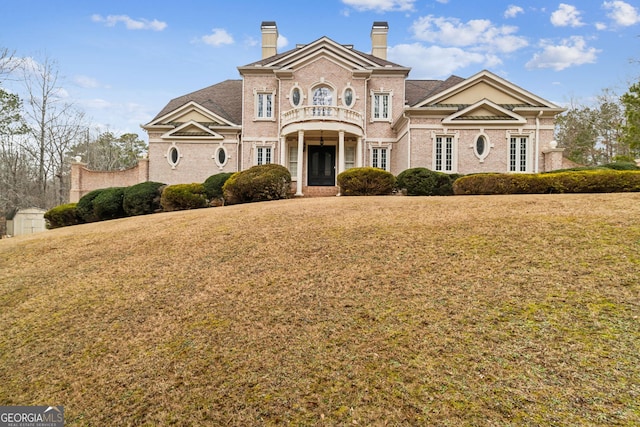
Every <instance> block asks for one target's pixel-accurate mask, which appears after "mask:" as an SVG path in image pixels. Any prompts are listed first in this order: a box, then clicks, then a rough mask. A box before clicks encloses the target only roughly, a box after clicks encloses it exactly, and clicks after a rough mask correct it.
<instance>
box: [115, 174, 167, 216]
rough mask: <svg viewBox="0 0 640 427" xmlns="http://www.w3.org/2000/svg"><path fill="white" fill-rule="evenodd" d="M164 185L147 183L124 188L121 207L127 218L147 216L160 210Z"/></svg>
mask: <svg viewBox="0 0 640 427" xmlns="http://www.w3.org/2000/svg"><path fill="white" fill-rule="evenodd" d="M165 185H166V184H163V183H161V182H154V181H147V182H141V183H139V184H135V185H132V186H130V187H127V188H125V190H124V198H123V199H122V207H123V208H124V213H125V214H126V215H127V216H135V215H148V214H152V213H154V212H159V211H161V210H162V207H161V206H160V197H161V196H162V189H163V187H164V186H165Z"/></svg>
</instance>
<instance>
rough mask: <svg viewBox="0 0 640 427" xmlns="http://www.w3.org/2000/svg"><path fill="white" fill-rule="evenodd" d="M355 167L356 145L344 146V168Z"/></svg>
mask: <svg viewBox="0 0 640 427" xmlns="http://www.w3.org/2000/svg"><path fill="white" fill-rule="evenodd" d="M354 167H356V147H344V168H345V170H346V169H351V168H354Z"/></svg>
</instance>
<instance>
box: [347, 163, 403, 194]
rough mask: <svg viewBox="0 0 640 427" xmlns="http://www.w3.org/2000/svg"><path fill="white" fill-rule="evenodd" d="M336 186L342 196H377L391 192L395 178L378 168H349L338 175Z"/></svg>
mask: <svg viewBox="0 0 640 427" xmlns="http://www.w3.org/2000/svg"><path fill="white" fill-rule="evenodd" d="M338 185H339V186H340V194H342V195H343V196H379V195H386V194H391V193H392V192H393V189H394V188H395V185H396V177H395V176H393V174H391V173H389V172H387V171H385V170H382V169H378V168H372V167H364V168H351V169H348V170H346V171H344V172H342V173H341V174H340V175H338Z"/></svg>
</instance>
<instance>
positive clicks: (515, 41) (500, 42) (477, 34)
mask: <svg viewBox="0 0 640 427" xmlns="http://www.w3.org/2000/svg"><path fill="white" fill-rule="evenodd" d="M410 29H411V31H412V32H413V35H414V38H415V39H417V40H421V41H426V42H430V43H438V44H441V45H444V46H458V47H466V46H472V47H473V48H474V49H477V50H484V51H489V52H492V51H498V52H502V53H509V52H514V51H516V50H518V49H521V48H523V47H525V46H527V45H528V42H527V40H526V39H525V38H524V37H520V36H517V35H515V33H516V32H517V31H518V27H514V26H508V25H503V26H499V27H498V26H495V25H494V24H492V23H491V21H489V20H487V19H473V20H470V21H468V22H466V23H463V22H461V21H460V20H459V19H457V18H443V17H434V16H433V15H428V16H424V17H421V18H419V19H418V20H416V21H415V22H414V23H413V25H412V26H411V28H410Z"/></svg>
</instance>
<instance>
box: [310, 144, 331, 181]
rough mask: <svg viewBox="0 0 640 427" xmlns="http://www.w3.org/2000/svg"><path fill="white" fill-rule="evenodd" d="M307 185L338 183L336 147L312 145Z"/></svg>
mask: <svg viewBox="0 0 640 427" xmlns="http://www.w3.org/2000/svg"><path fill="white" fill-rule="evenodd" d="M308 148H309V168H308V169H309V173H308V179H307V185H309V186H320V185H324V186H334V185H336V147H335V146H331V145H327V146H322V145H310V146H309V147H308Z"/></svg>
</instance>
